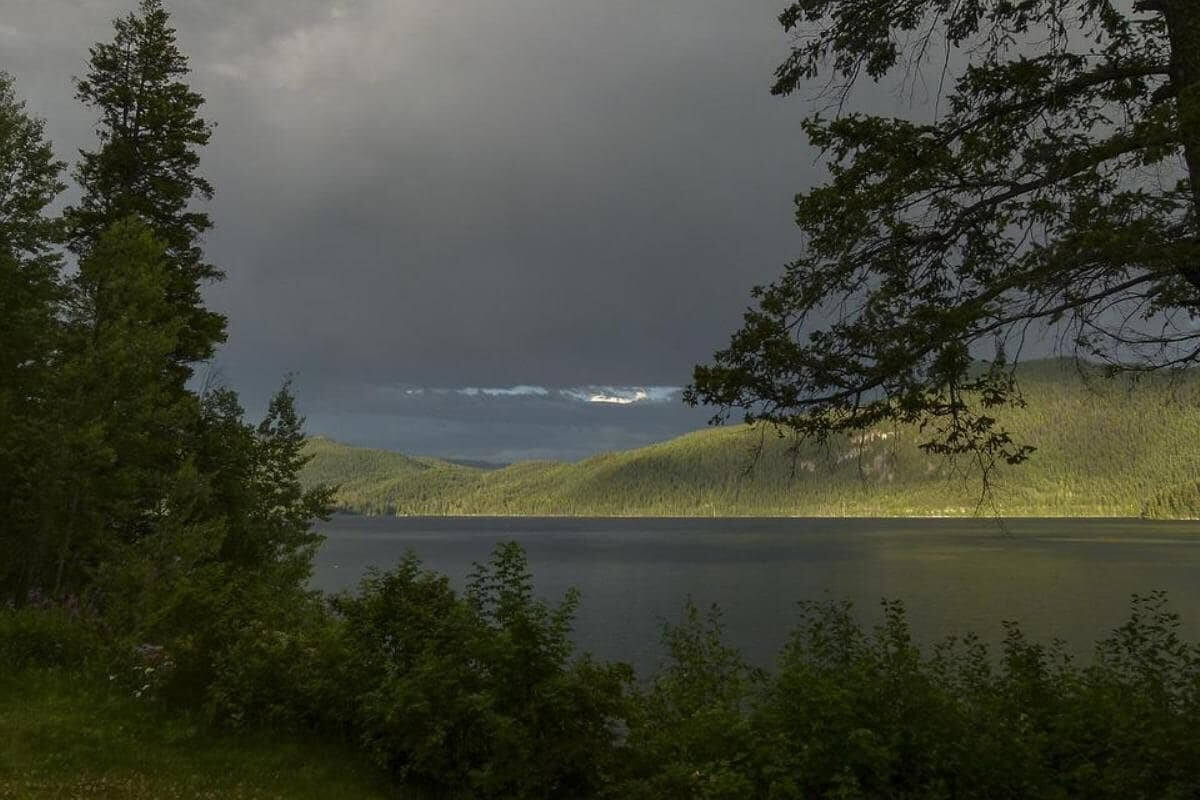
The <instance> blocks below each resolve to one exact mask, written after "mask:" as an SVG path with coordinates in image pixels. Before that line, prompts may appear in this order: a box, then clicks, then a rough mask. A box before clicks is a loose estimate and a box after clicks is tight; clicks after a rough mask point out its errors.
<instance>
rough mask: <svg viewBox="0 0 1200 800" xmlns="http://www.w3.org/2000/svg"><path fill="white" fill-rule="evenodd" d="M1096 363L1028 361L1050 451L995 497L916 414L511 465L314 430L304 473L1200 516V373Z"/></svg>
mask: <svg viewBox="0 0 1200 800" xmlns="http://www.w3.org/2000/svg"><path fill="white" fill-rule="evenodd" d="M1092 373H1093V374H1092V375H1090V376H1089V379H1088V380H1084V379H1082V378H1081V376H1080V373H1079V371H1078V369H1077V368H1076V367H1075V365H1073V364H1071V363H1069V362H1065V361H1058V360H1049V361H1041V362H1033V363H1031V364H1028V365H1025V366H1023V367H1022V368H1021V371H1020V372H1019V376H1020V385H1021V387H1022V390H1023V392H1024V393H1025V397H1026V400H1027V405H1026V406H1025V407H1024V408H1007V409H1002V410H1001V411H999V412H997V414H996V416H997V417H998V418H999V419H1000V420H1001V421H1002V422H1003V423H1004V425H1005V426H1006V427H1007V428H1008V429H1009V430H1011V431H1012V433H1013V435H1014V437H1015V438H1016V439H1017V440H1018V441H1021V442H1023V443H1028V444H1032V445H1034V446H1036V447H1037V448H1038V450H1037V452H1035V453H1034V454H1033V457H1032V459H1031V460H1030V461H1028V462H1027V463H1025V464H1021V465H1019V466H1016V467H1007V466H1006V467H1004V468H1002V469H998V470H997V471H996V473H995V474H994V476H993V481H994V486H993V488H994V491H993V492H992V494H991V495H990V496H989V497H987V498H984V500H985V502H984V503H982V504H981V502H980V501H981V493H980V488H981V483H980V479H979V475H978V472H977V471H975V470H973V469H972V468H971V467H972V465H971V464H970V463H969V462H967V461H966V460H963V461H960V462H959V463H958V464H951V463H948V462H947V461H945V460H944V459H942V458H940V457H936V456H928V455H926V454H925V453H924V452H923V451H922V450H921V449H920V448H919V446H918V445H919V444H920V442H922V441H924V439H925V437H924V435H923V434H922V432H921V431H919V430H918V429H916V428H915V427H913V426H908V427H903V426H902V427H898V428H891V429H886V430H885V429H880V430H876V431H871V432H869V433H867V434H866V435H864V436H860V437H858V438H856V439H854V440H844V441H840V442H833V443H831V444H830V446H829V447H827V448H817V447H814V446H806V447H803V448H801V449H800V451H799V453H798V454H797V456H796V458H794V459H793V458H792V456H791V454H790V453H789V452H788V450H789V445H790V442H789V441H788V440H786V439H780V438H779V437H777V436H776V435H775V434H774V433H773V432H772V431H770V430H766V431H763V430H751V429H749V428H747V427H746V426H744V425H731V426H727V427H723V428H715V429H709V430H704V431H698V432H696V433H692V434H688V435H685V436H681V437H679V438H677V439H672V440H671V441H668V442H663V443H660V444H655V445H651V446H649V447H643V448H639V449H636V450H628V451H623V452H616V453H605V454H601V455H598V456H595V457H593V458H589V459H586V460H584V461H581V462H578V463H559V462H526V463H519V464H513V465H511V466H509V467H506V468H504V469H499V470H482V469H476V468H472V467H469V466H462V465H459V464H452V463H449V462H446V461H439V460H438V459H432V458H414V457H409V456H405V455H401V454H399V453H391V452H386V451H381V450H368V449H363V448H355V447H349V446H347V445H343V444H339V443H337V442H333V441H330V440H328V439H323V438H315V439H311V440H309V442H308V444H307V451H308V453H309V454H310V455H312V456H313V460H312V461H311V463H310V464H309V465H308V466H307V467H306V468H305V470H304V472H303V474H302V479H303V480H304V481H305V482H306V483H307V484H309V485H317V484H329V485H336V486H338V487H339V490H338V494H337V497H336V500H337V502H338V504H339V505H340V506H341V507H342V508H343V509H345V510H349V511H357V512H360V513H368V514H414V515H415V514H433V515H436V514H495V515H508V514H531V515H538V514H544V515H581V516H606V515H644V516H656V515H664V516H740V515H750V516H754V515H764V516H792V515H795V516H957V515H971V514H974V513H976V512H977V511H979V512H982V513H984V514H1000V515H1005V516H1114V517H1136V516H1148V517H1162V518H1171V517H1196V516H1200V484H1198V483H1197V479H1196V476H1197V475H1200V372H1197V371H1195V370H1193V371H1190V372H1188V373H1186V374H1184V375H1182V376H1176V377H1177V379H1176V380H1175V381H1173V382H1171V381H1167V380H1164V379H1162V378H1160V377H1157V376H1152V377H1150V378H1147V379H1146V380H1143V381H1142V382H1140V383H1138V384H1136V385H1135V384H1130V383H1128V382H1127V381H1120V380H1113V381H1108V380H1105V379H1103V378H1102V377H1100V376H1099V375H1098V374H1096V371H1095V370H1092ZM760 442H761V443H762V444H763V448H762V452H761V454H760V456H759V458H758V460H757V462H756V463H754V462H752V452H753V450H754V448H755V447H756V445H758V444H759V443H760ZM752 463H753V469H752V470H750V471H749V472H747V467H748V466H750V465H751V464H752Z"/></svg>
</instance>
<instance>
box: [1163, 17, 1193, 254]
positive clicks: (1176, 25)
mask: <svg viewBox="0 0 1200 800" xmlns="http://www.w3.org/2000/svg"><path fill="white" fill-rule="evenodd" d="M1160 7H1161V8H1162V10H1163V11H1164V13H1165V14H1166V19H1167V29H1168V30H1169V31H1170V36H1171V82H1172V84H1174V87H1175V92H1174V94H1175V98H1176V102H1178V103H1179V127H1180V133H1181V135H1182V139H1183V157H1184V161H1185V162H1186V163H1187V168H1188V177H1189V178H1190V180H1191V186H1192V200H1193V202H1194V203H1195V206H1196V214H1197V218H1198V219H1200V2H1198V0H1166V2H1165V3H1163V4H1162V6H1160ZM1198 225H1200V223H1198ZM1196 233H1197V237H1198V238H1200V230H1197V232H1196ZM1197 268H1200V265H1198V267H1197Z"/></svg>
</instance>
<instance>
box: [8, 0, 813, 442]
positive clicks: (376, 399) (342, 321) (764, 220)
mask: <svg viewBox="0 0 1200 800" xmlns="http://www.w3.org/2000/svg"><path fill="white" fill-rule="evenodd" d="M132 5H133V0H121V1H118V0H0V69H4V70H6V71H8V72H10V73H12V74H13V75H14V76H15V77H16V79H17V90H18V92H19V93H20V94H22V95H23V96H24V97H25V98H26V99H27V101H28V105H29V108H30V109H31V110H32V111H33V112H34V113H35V114H37V115H39V116H42V117H45V118H46V119H47V129H48V134H49V136H50V137H51V138H52V139H53V140H54V143H55V146H56V149H57V151H58V153H59V154H60V157H62V158H64V159H66V160H69V161H73V160H74V153H75V151H76V150H77V149H78V148H79V147H90V146H91V145H92V142H93V139H92V127H93V122H94V120H93V117H92V114H91V113H90V112H88V111H87V110H86V109H83V108H81V107H80V106H78V104H77V103H76V102H75V101H74V100H73V98H72V94H73V89H72V83H71V78H72V76H73V75H79V74H82V73H83V72H84V70H85V59H86V55H87V47H88V46H89V45H90V44H91V43H92V42H94V41H96V40H99V39H108V38H110V37H111V20H112V18H113V17H114V16H116V15H117V14H119V13H123V12H124V11H126V10H128V9H130V8H131V7H132ZM783 5H784V2H783V0H654V2H646V1H645V0H604V2H584V0H507V2H503V3H501V2H496V0H338V2H333V1H332V0H168V2H167V6H168V8H169V10H170V11H171V12H172V13H173V15H174V21H175V24H176V26H177V27H178V29H179V39H180V43H181V46H182V47H183V49H184V50H185V51H186V53H187V54H188V55H189V57H190V58H191V64H192V67H193V70H194V75H193V84H194V86H195V88H196V89H197V90H198V91H200V92H201V93H202V94H203V95H204V96H205V97H206V98H207V101H208V103H207V105H206V106H205V109H204V113H205V115H206V117H207V118H209V119H210V120H212V121H214V122H216V123H217V125H218V127H217V129H216V132H215V135H214V137H213V141H212V143H211V145H210V146H209V147H208V149H207V150H206V151H205V153H204V156H203V159H204V160H203V172H204V173H205V175H206V176H207V177H208V178H209V179H210V180H211V181H212V182H213V184H214V185H215V187H216V192H217V194H216V197H215V198H214V200H213V201H212V203H211V204H210V205H209V211H210V212H211V214H212V215H213V218H214V221H215V223H216V229H215V230H214V231H213V232H212V233H211V234H210V235H209V237H208V239H207V249H208V253H209V255H210V257H211V259H212V260H213V261H214V262H215V263H217V264H218V265H220V266H221V267H223V268H224V269H225V270H226V272H227V278H226V280H225V282H224V283H223V284H221V285H219V286H215V287H213V288H212V289H211V291H210V292H209V294H208V296H209V299H210V302H211V304H212V305H213V306H214V307H216V308H217V309H219V310H221V311H222V312H224V313H226V314H228V316H229V321H230V324H229V334H230V341H229V343H228V345H227V346H226V347H225V348H224V349H223V350H222V352H221V353H220V355H219V357H218V359H217V360H216V362H215V364H214V365H213V367H212V368H213V369H214V370H215V371H216V372H218V373H219V374H220V375H221V376H222V377H223V378H224V379H225V380H226V381H227V382H229V383H230V384H232V385H233V386H234V387H236V388H238V389H239V390H240V391H241V392H242V393H243V396H244V397H245V399H246V401H247V405H248V406H249V407H250V408H251V409H256V408H258V407H260V406H261V405H262V401H263V398H264V397H265V395H266V393H267V392H268V391H269V390H270V389H271V387H273V386H275V385H277V383H278V382H279V380H280V378H281V376H282V375H284V374H285V373H288V372H294V373H297V386H298V389H299V392H300V398H301V402H302V405H303V407H304V409H305V410H306V411H307V413H308V415H309V418H310V427H311V428H312V429H313V430H314V432H324V433H328V434H331V435H334V436H338V437H340V438H343V439H347V440H350V441H353V442H356V443H362V444H376V445H379V446H386V447H392V448H397V449H403V450H408V451H410V452H420V453H429V454H433V455H449V456H460V457H467V458H492V459H496V460H512V459H514V458H522V457H534V456H536V457H565V458H578V457H581V456H583V455H586V454H588V453H591V452H595V451H597V450H602V449H610V448H613V447H627V446H633V445H636V444H641V443H643V442H646V441H651V440H654V439H657V438H664V437H665V436H669V435H672V434H673V433H677V432H681V431H683V430H687V429H691V428H695V427H699V426H701V425H703V424H704V421H705V419H706V417H707V416H708V414H709V413H710V412H708V411H704V410H699V411H696V410H688V409H685V408H683V407H682V406H681V404H680V403H679V398H678V394H677V393H674V394H672V393H671V392H670V391H669V387H678V386H681V385H684V384H686V383H687V382H688V379H689V376H690V374H691V368H692V366H693V365H694V364H695V363H696V362H697V361H703V360H706V359H707V358H708V357H709V356H710V355H711V353H712V352H713V351H714V350H715V349H718V348H720V347H722V346H723V345H724V344H725V342H726V341H727V339H728V337H729V334H730V333H731V332H732V331H733V330H734V329H735V328H736V327H737V325H738V322H739V320H740V316H741V313H742V311H743V309H744V308H745V306H746V304H747V302H748V293H749V290H750V288H751V287H752V286H753V285H755V284H758V283H763V282H766V281H769V280H771V279H772V278H774V277H775V276H776V275H778V274H779V273H780V271H781V268H782V265H783V264H784V263H785V262H786V261H787V260H789V259H790V258H791V257H793V256H794V255H796V253H797V250H798V245H799V234H798V231H797V230H796V228H795V227H794V226H793V224H792V221H791V215H792V197H793V195H794V194H795V193H796V192H798V191H801V190H803V189H805V188H807V187H809V186H811V185H812V184H813V183H814V182H816V181H817V180H819V179H820V176H821V174H822V172H823V170H822V169H821V168H820V167H819V165H818V164H817V163H816V159H815V154H814V153H813V151H811V149H810V148H808V146H807V144H806V143H805V140H804V136H803V134H802V133H801V131H800V127H799V122H800V119H801V118H802V117H803V116H804V115H805V114H806V113H808V112H809V111H811V107H810V105H809V104H808V103H807V102H806V100H805V99H804V98H799V97H796V98H791V99H780V98H775V97H772V96H771V95H770V93H769V87H770V84H771V79H772V73H773V70H774V68H775V66H776V65H777V64H778V63H779V62H780V61H781V60H782V59H783V57H784V56H785V55H786V53H787V51H788V43H789V39H788V35H787V34H786V33H785V32H784V31H783V30H782V29H781V27H780V26H779V24H778V22H777V21H776V17H777V15H778V13H779V11H780V10H781V8H782V6H783ZM513 386H529V387H541V388H543V389H544V390H545V392H546V393H545V394H538V393H533V392H523V393H514V394H495V393H492V394H487V393H476V394H474V395H471V394H469V393H463V392H461V391H458V390H461V389H464V388H476V389H481V388H510V387H513ZM653 387H668V388H666V389H659V390H654V388H653ZM421 389H424V390H428V391H426V392H425V393H424V394H421V393H419V392H418V391H417V390H421ZM434 389H443V390H446V391H441V392H434V391H432V390H434ZM639 389H642V390H650V391H647V392H646V396H645V397H641V396H639V395H638V393H637V390H639ZM561 390H567V391H565V392H564V391H561ZM572 392H574V394H572ZM597 398H598V399H597ZM618 400H622V401H623V400H633V402H617V401H618Z"/></svg>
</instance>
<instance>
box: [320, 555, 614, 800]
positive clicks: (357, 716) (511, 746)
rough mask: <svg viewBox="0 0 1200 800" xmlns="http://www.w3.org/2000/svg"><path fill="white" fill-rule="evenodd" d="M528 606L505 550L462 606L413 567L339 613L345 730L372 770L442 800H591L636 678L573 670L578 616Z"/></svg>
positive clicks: (444, 585) (373, 581)
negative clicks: (453, 799) (572, 634)
mask: <svg viewBox="0 0 1200 800" xmlns="http://www.w3.org/2000/svg"><path fill="white" fill-rule="evenodd" d="M576 602H577V600H576V597H575V596H574V594H570V595H568V596H567V598H566V599H565V600H564V601H563V603H562V604H560V605H559V606H558V607H556V608H550V607H548V606H546V605H545V604H543V603H542V602H540V601H538V600H536V599H534V597H533V594H532V585H531V580H530V576H529V574H528V571H527V569H526V563H525V557H524V554H523V552H522V551H521V549H520V547H519V546H517V545H515V544H506V545H500V546H499V547H498V548H497V550H496V552H495V554H494V555H493V558H492V560H491V561H490V562H489V563H488V564H486V565H483V566H480V567H478V569H477V571H476V573H475V574H474V575H473V576H472V578H471V581H470V585H469V588H468V590H467V592H466V593H465V594H464V595H462V596H460V595H458V594H457V593H456V592H454V590H453V589H451V588H450V586H449V583H448V581H447V579H446V578H445V576H442V575H438V574H436V573H433V572H429V571H426V570H424V569H422V567H421V565H420V562H419V561H418V560H417V559H416V558H415V557H414V556H412V555H409V556H407V557H406V558H405V559H404V560H403V561H402V562H401V563H400V564H399V565H398V566H397V567H396V568H395V569H393V570H390V571H388V572H383V573H372V574H370V575H369V576H368V577H367V578H366V579H365V580H364V581H363V583H362V587H361V589H360V592H359V593H358V594H357V595H342V596H340V597H338V598H337V599H336V600H335V601H334V607H335V608H336V610H337V611H338V613H339V614H340V615H341V616H342V617H343V618H344V620H345V625H346V634H345V635H346V641H347V651H346V654H347V659H348V660H347V661H346V663H345V665H344V671H343V674H342V680H343V682H344V685H345V686H346V687H347V692H348V693H349V695H350V697H349V700H348V702H347V703H346V704H345V708H347V709H348V717H347V718H346V719H343V720H342V721H341V722H342V724H343V725H344V726H346V727H347V728H349V729H351V730H354V731H355V732H356V734H357V736H358V737H359V739H360V740H361V741H362V742H363V744H364V746H365V747H366V748H367V750H368V751H369V752H370V754H371V756H372V757H373V758H374V759H375V761H376V763H378V764H379V765H381V766H383V767H386V768H388V769H390V770H391V771H393V772H394V773H395V774H396V775H397V776H398V777H399V778H400V779H401V780H403V781H405V782H407V783H410V784H415V785H419V786H424V787H427V788H429V789H431V790H433V791H434V792H436V793H437V794H439V795H442V796H458V797H504V798H526V797H528V798H534V797H537V798H554V797H562V798H577V797H586V796H591V795H594V794H595V793H596V792H597V791H598V789H599V787H600V785H601V782H602V780H603V777H604V776H605V775H606V774H607V773H608V772H610V771H611V770H612V769H614V768H615V765H614V763H613V756H614V742H615V739H616V724H617V722H618V721H619V720H620V719H621V718H622V716H623V713H624V710H625V702H626V691H625V690H626V687H627V685H628V683H629V682H630V680H631V679H632V671H631V670H630V668H629V667H627V666H625V665H621V664H611V665H601V664H597V663H595V662H593V661H591V660H590V659H588V658H586V657H583V658H575V657H573V648H572V645H571V643H570V640H569V638H568V634H569V630H570V622H571V618H572V615H573V613H574V609H575V605H576Z"/></svg>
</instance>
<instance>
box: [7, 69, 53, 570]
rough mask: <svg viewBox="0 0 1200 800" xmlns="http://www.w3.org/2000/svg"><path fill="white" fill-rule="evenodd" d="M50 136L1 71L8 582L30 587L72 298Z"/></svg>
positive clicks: (44, 503) (42, 509)
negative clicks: (64, 282) (64, 279)
mask: <svg viewBox="0 0 1200 800" xmlns="http://www.w3.org/2000/svg"><path fill="white" fill-rule="evenodd" d="M43 129H44V125H43V123H42V122H41V121H40V120H36V119H33V118H31V117H30V116H29V115H28V114H26V112H25V107H24V103H22V102H21V101H19V100H18V99H17V96H16V93H15V91H14V89H13V82H12V79H11V78H10V77H9V76H8V75H6V74H4V73H0V519H2V520H3V523H2V524H0V552H3V553H4V554H5V556H4V557H3V558H0V582H12V583H15V584H20V585H22V586H24V587H26V588H27V587H28V586H29V585H30V582H31V580H32V576H31V575H30V572H29V565H30V563H31V562H32V561H33V560H34V559H35V554H34V553H32V552H30V546H31V544H32V542H33V537H32V534H31V531H33V530H35V529H37V528H39V527H40V526H41V524H42V521H41V520H42V516H43V514H44V513H45V511H46V509H47V503H46V502H45V498H44V496H42V495H41V494H40V492H41V489H42V488H43V487H44V485H45V482H46V481H47V480H48V479H49V478H50V477H51V476H50V475H49V474H48V473H47V472H46V471H45V470H44V469H41V467H42V466H43V465H44V464H45V460H44V459H43V458H42V457H41V456H42V455H43V454H44V453H45V452H46V451H47V449H48V448H49V447H51V446H52V443H53V439H52V437H51V436H49V431H48V427H49V426H50V425H51V424H52V422H53V419H54V412H53V405H54V393H53V390H52V388H51V385H50V367H51V362H52V360H53V357H54V353H55V350H56V348H57V347H58V327H57V322H56V316H57V314H58V311H59V308H60V303H61V300H62V295H61V286H60V282H59V267H60V260H59V258H58V254H57V253H56V252H55V251H54V244H55V242H56V241H57V239H58V230H57V226H56V224H55V220H54V219H53V218H52V217H51V216H50V215H49V214H48V212H47V206H48V205H49V204H50V203H51V202H52V201H53V199H54V198H55V197H56V196H57V195H58V193H59V192H60V191H62V189H63V185H62V182H61V181H60V180H59V175H60V173H61V172H62V169H63V165H62V164H61V163H60V162H58V161H56V160H55V158H54V154H53V152H52V150H51V148H50V144H49V143H48V142H47V141H46V139H45V136H44V133H43Z"/></svg>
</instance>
